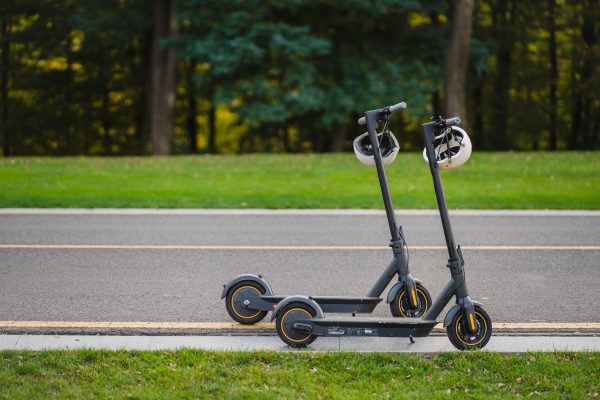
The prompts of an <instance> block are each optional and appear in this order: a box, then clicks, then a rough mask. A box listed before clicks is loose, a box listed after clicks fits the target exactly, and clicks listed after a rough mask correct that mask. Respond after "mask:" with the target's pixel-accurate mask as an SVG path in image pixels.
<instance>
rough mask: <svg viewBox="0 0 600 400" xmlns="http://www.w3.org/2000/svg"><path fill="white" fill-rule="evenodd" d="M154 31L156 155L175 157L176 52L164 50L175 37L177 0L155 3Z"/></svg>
mask: <svg viewBox="0 0 600 400" xmlns="http://www.w3.org/2000/svg"><path fill="white" fill-rule="evenodd" d="M153 6H154V7H153V8H154V32H153V36H152V47H151V56H150V62H151V82H150V84H151V89H150V93H148V95H149V102H150V110H149V112H150V133H151V137H152V153H153V154H154V155H168V154H171V144H172V143H171V142H172V139H173V109H174V106H175V84H176V82H175V67H176V65H175V64H176V63H175V49H174V48H173V46H169V47H168V48H163V46H161V41H162V39H164V38H167V37H170V36H175V35H176V33H177V19H176V15H175V0H153Z"/></svg>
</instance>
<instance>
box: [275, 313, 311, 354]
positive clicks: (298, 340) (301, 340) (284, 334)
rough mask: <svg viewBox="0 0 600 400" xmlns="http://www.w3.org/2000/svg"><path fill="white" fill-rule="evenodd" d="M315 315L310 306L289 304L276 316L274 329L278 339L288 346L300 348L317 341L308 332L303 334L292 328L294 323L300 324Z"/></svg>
mask: <svg viewBox="0 0 600 400" xmlns="http://www.w3.org/2000/svg"><path fill="white" fill-rule="evenodd" d="M315 315H317V313H316V312H315V310H313V309H312V308H311V307H310V306H308V305H306V304H302V303H290V304H288V305H286V306H285V307H284V308H283V309H281V310H280V311H279V313H278V314H277V319H276V320H275V328H276V329H277V334H278V335H279V338H280V339H281V340H282V341H283V342H284V343H285V344H287V345H288V346H290V347H295V348H301V347H306V346H307V345H309V344H311V343H312V342H314V341H315V339H317V336H315V335H313V334H311V333H310V332H303V331H300V330H298V329H295V328H294V326H293V325H294V323H295V322H302V320H307V319H310V318H313V317H314V316H315Z"/></svg>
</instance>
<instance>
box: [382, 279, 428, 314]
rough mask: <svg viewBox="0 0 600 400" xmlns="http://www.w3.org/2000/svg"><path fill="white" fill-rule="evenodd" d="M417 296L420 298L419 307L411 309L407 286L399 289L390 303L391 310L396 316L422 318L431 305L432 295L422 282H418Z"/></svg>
mask: <svg viewBox="0 0 600 400" xmlns="http://www.w3.org/2000/svg"><path fill="white" fill-rule="evenodd" d="M415 289H416V296H417V298H418V299H419V307H418V308H417V309H414V310H413V309H411V308H410V303H409V300H408V298H407V297H406V286H405V287H403V288H402V289H401V290H399V291H398V293H397V294H396V297H395V298H394V300H393V301H392V302H391V303H390V311H391V312H392V315H393V316H394V317H400V318H422V317H423V315H425V313H426V312H427V310H429V307H431V295H430V294H429V291H428V290H427V289H425V286H423V285H421V284H420V283H417V284H416V288H415Z"/></svg>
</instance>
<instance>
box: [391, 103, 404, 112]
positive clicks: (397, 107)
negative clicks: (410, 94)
mask: <svg viewBox="0 0 600 400" xmlns="http://www.w3.org/2000/svg"><path fill="white" fill-rule="evenodd" d="M405 108H406V103H405V102H401V103H398V104H394V105H393V106H390V113H395V112H397V111H400V110H404V109H405Z"/></svg>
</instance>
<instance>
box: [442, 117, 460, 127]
mask: <svg viewBox="0 0 600 400" xmlns="http://www.w3.org/2000/svg"><path fill="white" fill-rule="evenodd" d="M460 122H461V119H460V117H454V118H448V119H447V120H445V121H444V123H445V124H446V126H452V125H460Z"/></svg>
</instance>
